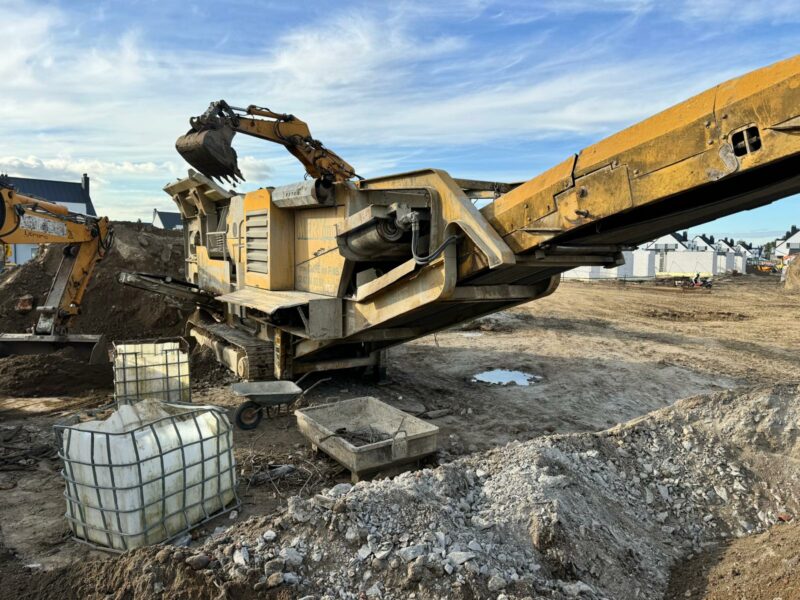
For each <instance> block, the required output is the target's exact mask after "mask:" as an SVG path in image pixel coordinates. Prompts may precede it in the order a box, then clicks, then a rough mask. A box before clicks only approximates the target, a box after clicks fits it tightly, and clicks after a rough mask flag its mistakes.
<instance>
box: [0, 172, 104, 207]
mask: <svg viewBox="0 0 800 600" xmlns="http://www.w3.org/2000/svg"><path fill="white" fill-rule="evenodd" d="M3 179H4V181H6V182H8V183H9V184H11V185H12V186H14V189H15V190H16V191H17V192H19V193H20V194H24V195H26V196H34V197H36V198H40V199H42V200H47V201H48V202H57V203H59V204H65V203H69V204H83V205H84V206H85V207H86V209H85V211H84V212H85V214H87V215H92V216H97V212H95V210H94V204H92V198H91V197H90V196H89V178H88V177H87V176H86V175H84V176H83V180H82V181H80V182H77V183H73V182H71V181H53V180H50V179H29V178H27V177H4V178H3Z"/></svg>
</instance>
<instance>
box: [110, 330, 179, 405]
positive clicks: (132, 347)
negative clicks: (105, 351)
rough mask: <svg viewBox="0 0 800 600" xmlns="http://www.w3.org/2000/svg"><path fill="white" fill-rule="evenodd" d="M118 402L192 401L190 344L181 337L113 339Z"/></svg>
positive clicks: (115, 387)
mask: <svg viewBox="0 0 800 600" xmlns="http://www.w3.org/2000/svg"><path fill="white" fill-rule="evenodd" d="M113 348H114V397H115V398H116V400H117V402H138V401H140V400H145V399H151V400H160V401H162V402H187V403H188V402H191V401H192V387H191V380H190V376H189V343H188V342H187V341H186V340H185V339H183V338H175V339H156V340H136V341H130V342H115V343H114V345H113Z"/></svg>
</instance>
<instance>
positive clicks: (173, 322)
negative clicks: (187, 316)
mask: <svg viewBox="0 0 800 600" xmlns="http://www.w3.org/2000/svg"><path fill="white" fill-rule="evenodd" d="M113 226H114V232H115V238H114V247H113V248H112V250H111V252H110V253H109V255H108V256H106V258H104V259H103V260H102V261H101V262H100V263H99V264H98V265H97V267H96V269H95V272H94V276H93V277H92V281H91V283H90V284H89V289H88V290H87V292H86V295H85V296H84V299H83V306H82V312H81V314H80V315H78V316H77V317H76V318H75V319H74V320H73V323H72V332H73V333H97V334H105V335H106V338H107V339H108V340H109V341H114V340H123V339H134V338H147V337H160V336H170V335H176V334H180V333H181V331H182V319H181V315H180V314H179V313H178V311H177V309H175V308H174V307H172V306H169V305H168V304H166V302H164V299H163V298H162V297H161V296H158V295H155V294H150V293H148V292H145V291H141V290H137V289H134V288H130V287H127V286H123V285H121V284H120V283H118V282H117V279H116V278H117V273H118V272H120V271H140V272H146V273H157V274H164V275H171V276H172V277H176V278H180V277H182V276H183V242H182V239H183V238H182V234H181V232H176V231H165V230H163V229H156V228H154V227H152V226H150V225H142V224H137V223H114V224H113ZM62 249H63V247H62V246H61V245H51V246H46V247H45V249H44V251H43V252H41V253H40V255H39V256H38V257H36V259H34V260H32V261H31V262H28V263H26V264H24V265H22V266H20V267H16V268H13V269H10V270H9V271H7V272H5V273H2V274H0V323H2V329H3V331H6V332H12V333H21V332H24V331H26V330H28V329H29V328H31V327H32V326H33V324H34V323H35V322H36V318H37V313H36V311H33V312H31V313H28V314H27V315H20V314H18V313H16V312H15V311H14V304H15V303H16V300H17V298H19V297H20V296H22V295H24V294H31V295H32V296H33V297H34V300H35V302H36V305H40V304H43V303H44V300H45V298H46V297H47V292H48V290H49V289H50V284H51V283H52V280H53V275H54V274H55V273H56V270H57V269H58V265H59V262H60V260H61V253H62Z"/></svg>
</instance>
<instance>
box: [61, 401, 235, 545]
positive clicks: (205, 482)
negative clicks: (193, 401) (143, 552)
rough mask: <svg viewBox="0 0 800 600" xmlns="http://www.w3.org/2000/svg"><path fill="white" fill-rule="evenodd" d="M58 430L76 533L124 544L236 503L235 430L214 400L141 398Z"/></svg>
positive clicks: (154, 538) (172, 530) (162, 535)
mask: <svg viewBox="0 0 800 600" xmlns="http://www.w3.org/2000/svg"><path fill="white" fill-rule="evenodd" d="M56 431H57V433H58V435H59V439H60V443H59V446H60V450H61V458H62V460H63V461H64V470H63V471H62V474H63V476H64V478H65V480H66V486H67V490H66V494H65V495H66V499H67V512H66V517H67V519H68V520H69V522H70V524H71V527H72V531H73V533H74V535H75V537H76V538H77V539H79V540H82V541H86V542H89V543H91V544H96V545H99V546H105V547H108V548H111V549H115V550H129V549H131V548H137V547H139V546H144V545H148V544H155V543H158V542H162V541H164V540H168V539H170V538H173V537H175V536H177V535H178V534H180V533H182V532H184V531H187V530H189V529H191V528H192V527H193V526H196V525H199V524H200V523H202V522H204V521H206V520H208V519H209V518H211V517H213V516H216V515H217V514H219V513H220V512H223V511H224V510H225V509H226V507H227V509H231V508H233V507H234V506H235V505H237V504H238V498H237V496H236V469H235V461H234V458H233V431H232V429H231V424H230V422H229V421H228V418H227V416H226V415H225V414H224V413H223V412H222V411H220V410H219V409H217V408H215V407H210V406H191V405H175V404H165V403H162V402H157V401H153V400H143V401H141V402H138V403H137V404H134V405H122V406H120V407H119V408H118V409H117V410H116V411H115V412H114V413H113V414H112V415H111V416H110V417H109V418H108V419H106V420H105V421H89V422H85V423H80V424H78V425H75V426H57V427H56Z"/></svg>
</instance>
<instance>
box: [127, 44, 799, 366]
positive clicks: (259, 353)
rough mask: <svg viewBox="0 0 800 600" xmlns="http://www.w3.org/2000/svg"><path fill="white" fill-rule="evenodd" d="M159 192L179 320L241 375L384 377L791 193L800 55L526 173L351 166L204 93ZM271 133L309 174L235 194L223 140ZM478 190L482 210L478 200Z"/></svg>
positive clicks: (305, 134)
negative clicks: (175, 170) (420, 352)
mask: <svg viewBox="0 0 800 600" xmlns="http://www.w3.org/2000/svg"><path fill="white" fill-rule="evenodd" d="M190 127H191V128H190V130H189V132H188V133H187V134H186V135H184V136H182V137H181V138H179V139H178V141H177V143H176V148H177V150H178V152H179V153H180V154H181V155H182V156H183V157H184V158H185V159H186V161H187V162H188V163H189V164H190V165H191V166H192V167H193V169H190V170H189V173H188V177H186V178H183V179H180V180H178V181H175V182H172V183H170V184H168V185H167V186H166V187H165V191H166V192H167V193H168V194H169V195H170V196H171V197H172V199H173V200H174V202H175V204H176V205H177V206H178V209H179V210H180V213H181V216H182V219H183V223H184V229H183V231H184V236H185V239H184V243H185V253H186V273H187V276H188V279H189V281H187V282H181V284H180V285H177V283H178V282H170V281H167V280H161V281H159V280H156V279H154V278H153V277H152V276H146V275H138V274H135V273H128V274H123V275H122V277H123V279H125V281H126V283H128V284H131V285H135V286H140V287H146V289H149V290H151V291H160V292H161V293H163V294H166V295H168V296H169V295H172V294H175V295H182V296H181V297H183V298H184V299H185V298H186V295H187V294H191V293H194V294H196V297H197V300H198V301H197V311H196V312H195V313H194V314H193V316H192V317H191V318H190V319H189V321H188V324H187V329H188V330H189V333H190V335H192V336H193V337H195V338H196V339H197V340H198V341H199V342H200V343H202V344H204V345H206V346H208V347H210V348H212V349H214V351H215V352H216V355H217V358H218V359H219V360H220V362H222V363H224V364H225V365H227V366H228V367H229V368H230V369H231V370H233V371H234V372H235V373H237V374H238V375H239V376H240V377H242V378H244V379H251V380H253V379H268V378H276V379H291V378H295V377H297V376H299V375H302V374H304V373H308V372H311V371H320V370H332V369H355V368H358V369H362V370H363V369H370V370H372V372H373V373H377V374H380V372H381V371H382V370H383V369H384V368H385V360H386V350H387V349H388V348H391V347H392V346H396V345H398V344H401V343H403V342H406V341H408V340H412V339H415V338H419V337H421V336H425V335H428V334H431V333H434V332H436V331H439V330H442V329H446V328H449V327H452V326H454V325H457V324H459V323H462V322H465V321H468V320H471V319H474V318H476V317H480V316H482V315H486V314H489V313H493V312H496V311H499V310H503V309H505V308H508V307H511V306H514V305H518V304H522V303H525V302H530V301H531V300H536V299H539V298H544V297H545V296H548V295H550V294H552V293H553V292H554V291H555V290H556V288H557V287H558V285H559V281H560V275H561V273H563V272H564V271H567V270H569V269H572V268H574V267H577V266H581V265H601V266H604V267H614V266H617V265H620V264H622V262H623V261H624V259H623V254H622V252H623V251H624V250H626V249H630V248H633V247H635V246H637V245H638V244H641V243H643V242H646V241H648V240H651V239H653V238H655V237H657V236H660V235H663V234H665V233H669V232H673V231H676V230H679V229H684V228H687V227H691V226H695V225H698V224H700V223H703V222H706V221H709V220H712V219H716V218H719V217H723V216H725V215H729V214H731V213H735V212H737V211H742V210H747V209H752V208H756V207H759V206H762V205H765V204H768V203H770V202H773V201H774V200H777V199H780V198H783V197H786V196H789V195H791V194H795V193H797V192H800V56H795V57H793V58H790V59H788V60H784V61H782V62H779V63H776V64H773V65H771V66H768V67H765V68H762V69H759V70H756V71H754V72H751V73H749V74H746V75H744V76H742V77H739V78H736V79H733V80H731V81H727V82H725V83H722V84H720V85H717V86H715V87H713V88H711V89H709V90H707V91H705V92H703V93H701V94H699V95H697V96H695V97H693V98H690V99H689V100H686V101H684V102H682V103H680V104H678V105H676V106H673V107H671V108H669V109H667V110H665V111H663V112H661V113H659V114H656V115H655V116H652V117H650V118H648V119H646V120H644V121H642V122H640V123H637V124H635V125H633V126H631V127H629V128H627V129H625V130H623V131H620V132H619V133H617V134H615V135H612V136H610V137H608V138H606V139H604V140H602V141H600V142H598V143H596V144H594V145H592V146H589V147H588V148H585V149H583V150H582V151H580V152H579V153H577V154H573V155H570V156H567V157H566V158H565V159H564V160H563V161H561V162H560V163H558V164H557V165H555V166H554V167H553V168H551V169H550V170H548V171H546V172H544V173H542V174H540V175H538V176H536V177H534V178H533V179H530V180H528V181H524V182H497V181H482V180H476V179H462V178H457V177H453V176H451V175H449V174H448V173H446V172H444V171H442V170H438V169H432V168H426V169H420V170H415V171H410V172H406V173H399V174H392V175H384V176H379V177H372V178H369V179H363V178H360V177H358V176H357V175H356V173H355V171H354V169H353V167H352V166H350V165H349V164H348V163H347V162H345V161H344V160H343V159H342V158H340V157H339V156H338V155H337V154H336V153H334V152H332V151H331V150H329V149H327V148H326V147H325V146H324V145H323V144H322V143H321V142H319V141H318V140H316V139H314V138H313V137H312V136H311V134H310V131H309V128H308V126H307V125H306V124H305V123H304V122H303V121H302V120H300V119H298V118H297V117H295V116H293V115H290V114H281V113H277V112H273V111H271V110H269V109H266V108H261V107H257V106H249V107H246V108H237V107H233V106H230V105H229V104H227V103H226V102H224V101H219V102H214V103H212V104H211V106H210V107H209V109H208V110H207V111H206V112H205V113H203V114H202V115H200V116H199V117H195V118H192V119H191V120H190ZM237 133H240V134H245V135H249V136H253V137H256V138H259V139H263V140H266V141H269V142H273V143H277V144H281V145H283V146H284V147H285V148H286V149H287V150H288V151H289V152H290V153H291V154H293V155H294V156H295V157H297V158H298V159H299V160H300V162H301V163H302V164H303V166H304V167H305V170H306V174H307V178H306V179H305V180H303V181H300V182H298V183H293V184H289V185H281V186H276V187H264V188H261V189H257V190H255V191H252V192H248V193H237V192H236V191H235V190H231V189H225V188H223V187H222V186H221V185H219V184H218V183H217V182H215V181H214V178H216V179H217V180H219V181H221V182H229V181H231V180H232V181H234V182H236V181H238V180H240V179H243V176H242V173H241V171H240V170H239V168H238V163H237V156H236V152H235V151H234V150H233V148H232V140H233V138H234V136H235V135H236V134H237ZM478 199H484V200H488V202H487V203H486V205H485V206H483V207H481V208H478V206H476V200H478Z"/></svg>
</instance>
